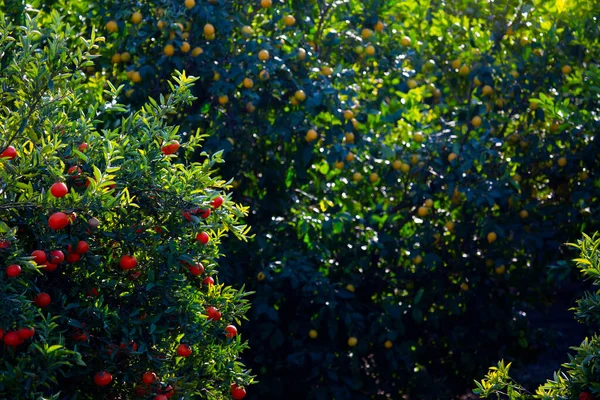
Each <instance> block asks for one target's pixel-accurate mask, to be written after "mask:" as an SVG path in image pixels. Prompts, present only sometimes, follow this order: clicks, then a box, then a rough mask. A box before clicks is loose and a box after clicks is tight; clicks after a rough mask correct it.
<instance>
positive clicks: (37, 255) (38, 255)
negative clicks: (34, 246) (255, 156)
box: [31, 250, 47, 265]
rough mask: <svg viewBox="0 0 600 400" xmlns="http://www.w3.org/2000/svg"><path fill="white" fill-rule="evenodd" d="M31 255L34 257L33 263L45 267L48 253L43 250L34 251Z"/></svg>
mask: <svg viewBox="0 0 600 400" xmlns="http://www.w3.org/2000/svg"><path fill="white" fill-rule="evenodd" d="M31 255H32V256H33V261H35V263H36V264H37V265H44V263H45V262H46V260H47V258H46V252H45V251H43V250H34V251H32V252H31Z"/></svg>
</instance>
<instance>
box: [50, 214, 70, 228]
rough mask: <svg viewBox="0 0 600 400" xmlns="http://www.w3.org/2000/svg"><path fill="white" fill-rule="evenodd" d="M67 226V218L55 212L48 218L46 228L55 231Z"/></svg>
mask: <svg viewBox="0 0 600 400" xmlns="http://www.w3.org/2000/svg"><path fill="white" fill-rule="evenodd" d="M67 225H69V217H68V216H67V214H65V213H62V212H56V213H54V214H52V215H51V216H50V218H48V226H49V227H50V228H52V229H54V230H55V231H57V230H59V229H63V228H66V227H67Z"/></svg>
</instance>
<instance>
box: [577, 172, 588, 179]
mask: <svg viewBox="0 0 600 400" xmlns="http://www.w3.org/2000/svg"><path fill="white" fill-rule="evenodd" d="M589 177H590V176H589V175H588V173H587V172H586V171H581V172H580V173H579V179H580V180H582V181H585V180H586V179H588V178H589Z"/></svg>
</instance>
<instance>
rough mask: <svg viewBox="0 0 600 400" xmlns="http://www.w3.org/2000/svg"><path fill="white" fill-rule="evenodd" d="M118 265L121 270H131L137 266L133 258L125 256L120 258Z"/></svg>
mask: <svg viewBox="0 0 600 400" xmlns="http://www.w3.org/2000/svg"><path fill="white" fill-rule="evenodd" d="M119 265H120V266H121V268H122V269H125V270H127V269H132V268H135V266H136V265H137V260H136V259H135V257H133V256H130V255H125V256H123V257H121V261H119Z"/></svg>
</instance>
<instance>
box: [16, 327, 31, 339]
mask: <svg viewBox="0 0 600 400" xmlns="http://www.w3.org/2000/svg"><path fill="white" fill-rule="evenodd" d="M17 334H18V335H19V337H20V338H21V339H23V340H27V339H31V338H32V337H33V335H35V329H33V328H20V329H19V330H18V331H17Z"/></svg>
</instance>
